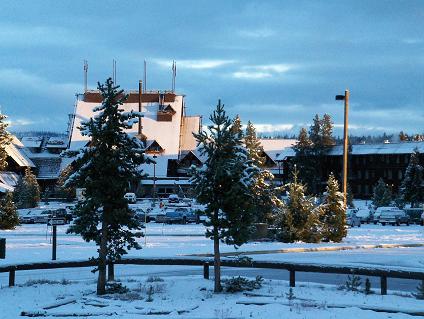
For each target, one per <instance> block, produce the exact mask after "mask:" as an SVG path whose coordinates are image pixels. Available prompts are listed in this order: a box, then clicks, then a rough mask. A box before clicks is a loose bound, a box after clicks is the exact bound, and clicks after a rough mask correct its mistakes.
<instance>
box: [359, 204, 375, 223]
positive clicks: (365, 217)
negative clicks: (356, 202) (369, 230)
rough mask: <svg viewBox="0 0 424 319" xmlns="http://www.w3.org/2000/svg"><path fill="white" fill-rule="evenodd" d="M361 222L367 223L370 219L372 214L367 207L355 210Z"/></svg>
mask: <svg viewBox="0 0 424 319" xmlns="http://www.w3.org/2000/svg"><path fill="white" fill-rule="evenodd" d="M356 216H358V217H359V219H360V220H361V223H362V224H365V223H367V224H369V223H370V222H371V221H372V214H371V212H370V210H369V209H368V208H359V209H358V211H357V212H356Z"/></svg>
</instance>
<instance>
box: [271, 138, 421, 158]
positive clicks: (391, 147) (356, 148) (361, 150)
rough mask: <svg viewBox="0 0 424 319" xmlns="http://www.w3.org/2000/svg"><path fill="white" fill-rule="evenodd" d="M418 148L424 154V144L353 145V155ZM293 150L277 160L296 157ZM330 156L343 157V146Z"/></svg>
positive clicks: (398, 151)
mask: <svg viewBox="0 0 424 319" xmlns="http://www.w3.org/2000/svg"><path fill="white" fill-rule="evenodd" d="M415 148H417V149H418V151H419V152H420V153H424V142H400V143H381V144H354V145H351V151H350V152H349V154H351V155H371V154H411V153H413V152H414V149H415ZM295 155H296V154H295V152H294V150H293V148H291V147H290V148H287V149H285V150H284V152H282V153H281V154H280V155H279V156H278V158H277V160H278V161H282V160H284V159H286V158H287V157H293V156H295ZM328 155H330V156H341V155H343V145H336V146H334V147H332V148H331V149H330V151H329V152H328Z"/></svg>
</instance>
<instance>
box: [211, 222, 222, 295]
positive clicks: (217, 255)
mask: <svg viewBox="0 0 424 319" xmlns="http://www.w3.org/2000/svg"><path fill="white" fill-rule="evenodd" d="M213 253H214V266H213V269H214V274H215V289H214V291H215V292H221V291H222V287H221V254H220V252H219V236H218V228H217V227H216V226H214V228H213Z"/></svg>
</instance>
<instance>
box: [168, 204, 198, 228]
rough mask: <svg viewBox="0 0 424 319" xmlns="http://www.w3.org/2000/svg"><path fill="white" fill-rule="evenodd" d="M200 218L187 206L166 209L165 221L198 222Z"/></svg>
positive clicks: (170, 222)
mask: <svg viewBox="0 0 424 319" xmlns="http://www.w3.org/2000/svg"><path fill="white" fill-rule="evenodd" d="M198 222H199V218H198V215H197V214H196V213H194V212H193V211H192V210H191V209H189V208H185V207H179V208H178V207H176V208H168V209H167V210H166V211H165V223H167V224H173V223H180V224H186V223H198Z"/></svg>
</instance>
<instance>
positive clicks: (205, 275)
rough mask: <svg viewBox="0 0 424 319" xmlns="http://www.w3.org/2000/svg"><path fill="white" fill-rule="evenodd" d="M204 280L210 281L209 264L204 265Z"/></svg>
mask: <svg viewBox="0 0 424 319" xmlns="http://www.w3.org/2000/svg"><path fill="white" fill-rule="evenodd" d="M203 278H205V279H209V263H207V262H206V263H204V264H203Z"/></svg>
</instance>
